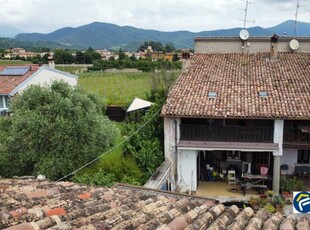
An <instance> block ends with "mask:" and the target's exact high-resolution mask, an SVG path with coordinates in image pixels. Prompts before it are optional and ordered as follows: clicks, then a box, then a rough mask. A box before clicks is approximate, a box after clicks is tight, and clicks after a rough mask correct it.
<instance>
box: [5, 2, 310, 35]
mask: <svg viewBox="0 0 310 230" xmlns="http://www.w3.org/2000/svg"><path fill="white" fill-rule="evenodd" d="M252 2H253V4H250V5H249V8H248V22H247V27H252V26H262V27H270V26H274V25H277V24H279V23H281V22H283V21H285V20H288V19H294V17H295V16H294V13H295V11H296V0H255V1H254V0H252ZM300 4H301V7H300V8H299V13H298V20H299V21H304V22H310V1H309V0H300ZM244 8H245V2H244V1H242V0H0V15H1V20H0V23H1V24H6V25H10V26H15V27H17V28H20V29H22V30H23V31H25V32H41V33H48V32H52V31H54V30H56V29H59V28H62V27H67V26H70V27H78V26H80V25H85V24H89V23H91V22H94V21H98V22H109V23H113V24H117V25H121V26H123V25H130V26H134V27H138V28H143V29H156V30H161V31H177V30H189V31H192V32H197V31H204V30H213V29H222V28H232V27H242V26H243V18H244Z"/></svg>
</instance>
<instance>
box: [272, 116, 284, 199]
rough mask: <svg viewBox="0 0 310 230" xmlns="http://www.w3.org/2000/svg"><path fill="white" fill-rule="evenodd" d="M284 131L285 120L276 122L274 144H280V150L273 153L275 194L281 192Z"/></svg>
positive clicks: (273, 187) (273, 186) (273, 188)
mask: <svg viewBox="0 0 310 230" xmlns="http://www.w3.org/2000/svg"><path fill="white" fill-rule="evenodd" d="M283 129H284V120H275V121H274V131H273V142H274V143H277V144H278V150H277V151H274V152H273V178H272V190H273V191H274V192H275V193H279V191H280V164H281V156H282V155H283Z"/></svg>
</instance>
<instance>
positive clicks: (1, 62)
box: [0, 60, 32, 66]
mask: <svg viewBox="0 0 310 230" xmlns="http://www.w3.org/2000/svg"><path fill="white" fill-rule="evenodd" d="M31 63H32V62H31V61H21V60H0V66H3V65H27V64H31Z"/></svg>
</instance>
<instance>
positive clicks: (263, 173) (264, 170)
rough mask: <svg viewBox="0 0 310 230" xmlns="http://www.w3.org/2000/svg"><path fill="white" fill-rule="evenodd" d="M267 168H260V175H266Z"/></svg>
mask: <svg viewBox="0 0 310 230" xmlns="http://www.w3.org/2000/svg"><path fill="white" fill-rule="evenodd" d="M267 173H268V168H267V167H260V174H261V175H267Z"/></svg>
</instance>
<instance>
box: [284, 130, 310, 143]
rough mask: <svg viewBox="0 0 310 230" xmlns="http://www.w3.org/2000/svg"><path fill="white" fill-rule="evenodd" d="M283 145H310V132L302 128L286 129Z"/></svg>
mask: <svg viewBox="0 0 310 230" xmlns="http://www.w3.org/2000/svg"><path fill="white" fill-rule="evenodd" d="M283 144H286V145H310V130H308V129H305V130H304V129H302V128H284V134H283Z"/></svg>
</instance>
